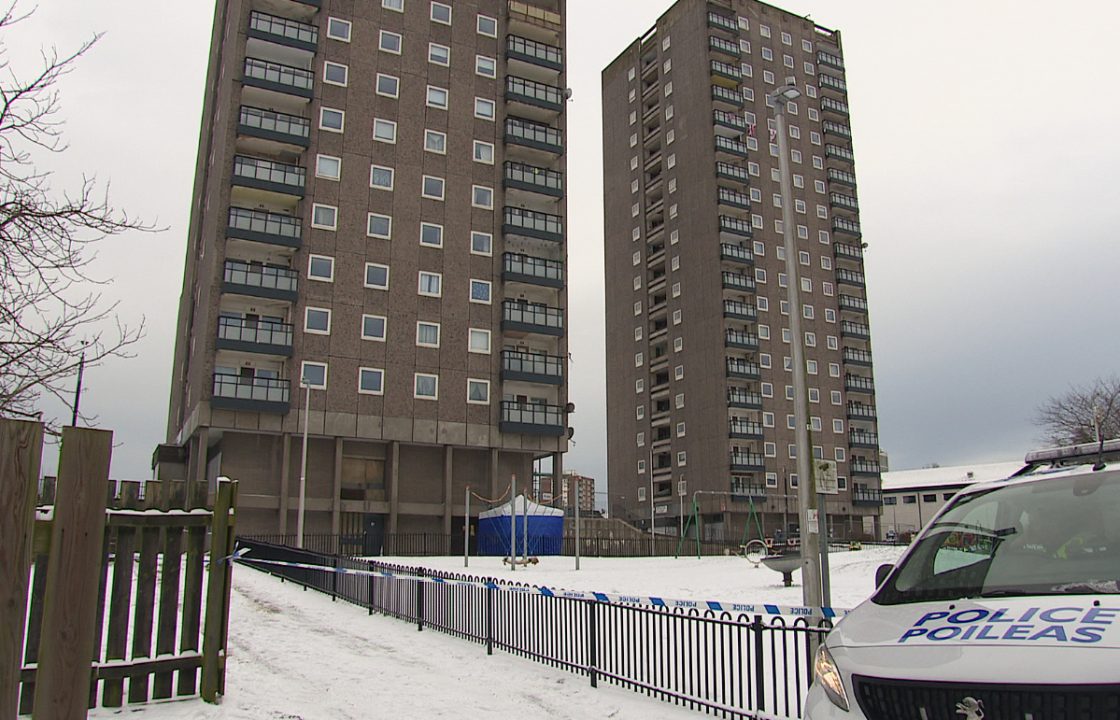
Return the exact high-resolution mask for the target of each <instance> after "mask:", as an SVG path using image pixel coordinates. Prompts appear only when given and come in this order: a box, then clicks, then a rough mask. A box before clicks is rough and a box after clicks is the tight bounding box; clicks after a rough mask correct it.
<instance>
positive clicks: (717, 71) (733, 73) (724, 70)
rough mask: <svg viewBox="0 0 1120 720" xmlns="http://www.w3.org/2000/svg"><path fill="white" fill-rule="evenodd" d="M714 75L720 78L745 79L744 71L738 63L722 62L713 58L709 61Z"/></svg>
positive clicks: (737, 80) (736, 80)
mask: <svg viewBox="0 0 1120 720" xmlns="http://www.w3.org/2000/svg"><path fill="white" fill-rule="evenodd" d="M709 67H710V68H711V72H712V75H713V76H715V77H719V78H727V79H728V80H734V81H735V82H739V81H740V80H742V79H743V71H742V70H741V69H740V68H739V66H738V65H732V64H730V63H725V62H720V61H719V60H712V61H710V62H709Z"/></svg>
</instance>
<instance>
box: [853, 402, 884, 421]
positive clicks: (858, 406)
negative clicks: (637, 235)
mask: <svg viewBox="0 0 1120 720" xmlns="http://www.w3.org/2000/svg"><path fill="white" fill-rule="evenodd" d="M877 417H878V415H877V414H876V412H875V406H874V405H865V404H863V403H858V402H850V403H848V419H849V420H874V419H876V418H877Z"/></svg>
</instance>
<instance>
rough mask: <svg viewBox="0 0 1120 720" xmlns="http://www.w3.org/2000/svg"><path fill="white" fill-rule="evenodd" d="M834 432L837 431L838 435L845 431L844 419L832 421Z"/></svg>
mask: <svg viewBox="0 0 1120 720" xmlns="http://www.w3.org/2000/svg"><path fill="white" fill-rule="evenodd" d="M832 432H834V433H836V434H837V435H841V434H843V433H844V421H843V420H839V419H837V420H833V421H832Z"/></svg>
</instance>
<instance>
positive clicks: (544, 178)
mask: <svg viewBox="0 0 1120 720" xmlns="http://www.w3.org/2000/svg"><path fill="white" fill-rule="evenodd" d="M504 170H505V179H506V183H507V184H510V185H512V186H513V187H520V188H524V189H529V190H538V189H539V190H541V191H542V192H544V193H546V194H549V195H560V194H563V192H564V175H563V173H560V172H557V171H555V170H549V169H548V168H542V167H537V166H536V165H526V164H525V163H519V162H513V161H512V160H507V161H506V164H505V166H504Z"/></svg>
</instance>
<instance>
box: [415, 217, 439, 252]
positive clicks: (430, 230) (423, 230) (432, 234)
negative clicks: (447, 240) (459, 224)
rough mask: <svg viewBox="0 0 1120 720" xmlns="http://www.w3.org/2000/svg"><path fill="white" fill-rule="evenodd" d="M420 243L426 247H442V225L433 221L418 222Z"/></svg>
mask: <svg viewBox="0 0 1120 720" xmlns="http://www.w3.org/2000/svg"><path fill="white" fill-rule="evenodd" d="M420 244H421V245H427V246H428V247H443V226H442V225H436V224H435V223H426V222H422V223H420Z"/></svg>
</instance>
